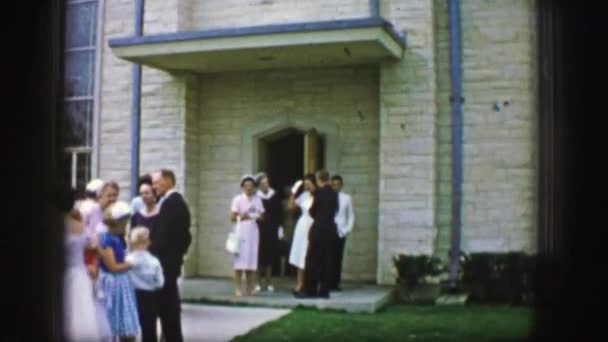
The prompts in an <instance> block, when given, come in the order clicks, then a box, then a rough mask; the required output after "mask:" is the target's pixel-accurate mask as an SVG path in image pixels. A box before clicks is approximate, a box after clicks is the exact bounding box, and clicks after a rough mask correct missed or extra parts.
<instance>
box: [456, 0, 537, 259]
mask: <svg viewBox="0 0 608 342" xmlns="http://www.w3.org/2000/svg"><path fill="white" fill-rule="evenodd" d="M461 11H462V15H461V16H462V27H463V66H462V67H463V91H464V96H465V98H466V102H465V104H464V106H463V112H464V127H463V135H464V146H463V152H464V170H463V172H464V173H463V176H464V184H463V192H464V195H463V196H464V197H463V245H462V247H463V248H465V249H466V250H470V251H480V250H481V251H483V250H524V251H528V252H533V251H535V250H536V248H535V247H536V178H537V177H536V172H537V162H536V153H537V152H536V151H537V149H536V142H537V140H536V137H537V130H536V122H537V121H536V119H537V95H536V73H537V71H536V11H535V1H534V0H508V1H482V0H476V1H463V2H462V9H461ZM505 100H506V101H509V103H510V105H509V106H508V107H504V108H502V109H501V110H500V111H498V112H496V111H494V110H493V109H492V107H493V104H494V102H496V101H498V102H500V103H501V106H502V103H503V102H504V101H505Z"/></svg>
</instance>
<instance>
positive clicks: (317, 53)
mask: <svg viewBox="0 0 608 342" xmlns="http://www.w3.org/2000/svg"><path fill="white" fill-rule="evenodd" d="M109 46H110V48H111V49H112V51H113V52H114V53H115V55H116V56H118V57H119V58H122V59H125V60H128V61H131V62H134V63H140V64H143V65H147V66H150V67H154V68H158V69H162V70H168V71H192V72H222V71H237V70H259V69H280V68H296V67H315V66H339V65H353V64H373V63H379V62H381V61H384V60H399V59H400V58H401V56H402V55H403V51H404V49H405V37H404V35H400V34H399V33H398V32H397V31H396V30H395V29H394V28H393V25H392V24H391V23H389V22H388V21H386V20H384V19H382V18H374V17H372V18H362V19H347V20H335V21H321V22H307V23H293V24H280V25H266V26H253V27H241V28H229V29H217V30H207V31H199V32H179V33H168V34H155V35H145V36H140V37H125V38H114V39H110V41H109Z"/></svg>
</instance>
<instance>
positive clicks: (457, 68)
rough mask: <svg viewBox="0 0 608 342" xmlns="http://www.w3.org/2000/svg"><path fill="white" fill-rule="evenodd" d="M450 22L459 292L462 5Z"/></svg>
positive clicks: (453, 280) (454, 6)
mask: <svg viewBox="0 0 608 342" xmlns="http://www.w3.org/2000/svg"><path fill="white" fill-rule="evenodd" d="M448 11H449V21H450V23H449V24H450V77H451V86H452V95H451V98H452V233H451V237H452V243H451V249H450V274H449V276H450V277H449V282H450V288H451V289H452V290H455V289H456V286H457V279H458V268H459V266H460V264H459V262H460V252H461V246H460V245H461V234H462V231H461V230H462V225H461V214H462V159H463V158H462V124H463V122H462V100H463V97H462V88H461V86H462V79H461V68H462V66H461V61H460V59H461V56H460V54H461V33H460V1H459V0H450V1H449V2H448Z"/></svg>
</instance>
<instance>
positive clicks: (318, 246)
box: [301, 170, 338, 298]
mask: <svg viewBox="0 0 608 342" xmlns="http://www.w3.org/2000/svg"><path fill="white" fill-rule="evenodd" d="M315 177H316V182H317V187H318V189H317V191H315V195H314V202H313V204H312V207H311V208H310V215H311V216H312V218H313V219H314V223H313V224H312V227H311V228H310V232H309V234H308V252H307V255H306V269H305V273H304V283H305V285H304V288H305V292H304V295H303V296H301V297H303V298H314V297H321V298H329V290H330V287H331V285H332V284H331V282H332V276H333V272H334V267H335V265H334V263H335V257H334V255H335V251H334V249H335V248H334V247H335V245H336V242H337V240H338V232H337V228H336V222H335V217H336V213H337V212H338V194H337V193H336V192H335V191H334V190H332V188H331V186H330V184H329V173H328V172H327V171H325V170H321V171H318V172H317V173H316V175H315Z"/></svg>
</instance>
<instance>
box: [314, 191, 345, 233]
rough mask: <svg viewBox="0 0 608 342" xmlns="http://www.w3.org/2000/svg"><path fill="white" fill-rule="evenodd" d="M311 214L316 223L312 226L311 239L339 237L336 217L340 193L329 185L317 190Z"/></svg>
mask: <svg viewBox="0 0 608 342" xmlns="http://www.w3.org/2000/svg"><path fill="white" fill-rule="evenodd" d="M309 212H310V216H312V218H313V219H314V223H313V224H312V227H311V228H310V232H309V235H308V236H309V240H334V239H338V230H337V227H336V221H335V217H336V214H337V213H338V193H337V192H335V191H333V190H332V188H331V187H330V186H329V185H326V186H324V187H322V188H319V189H317V191H315V196H314V201H313V203H312V206H311V207H310V210H309Z"/></svg>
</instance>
